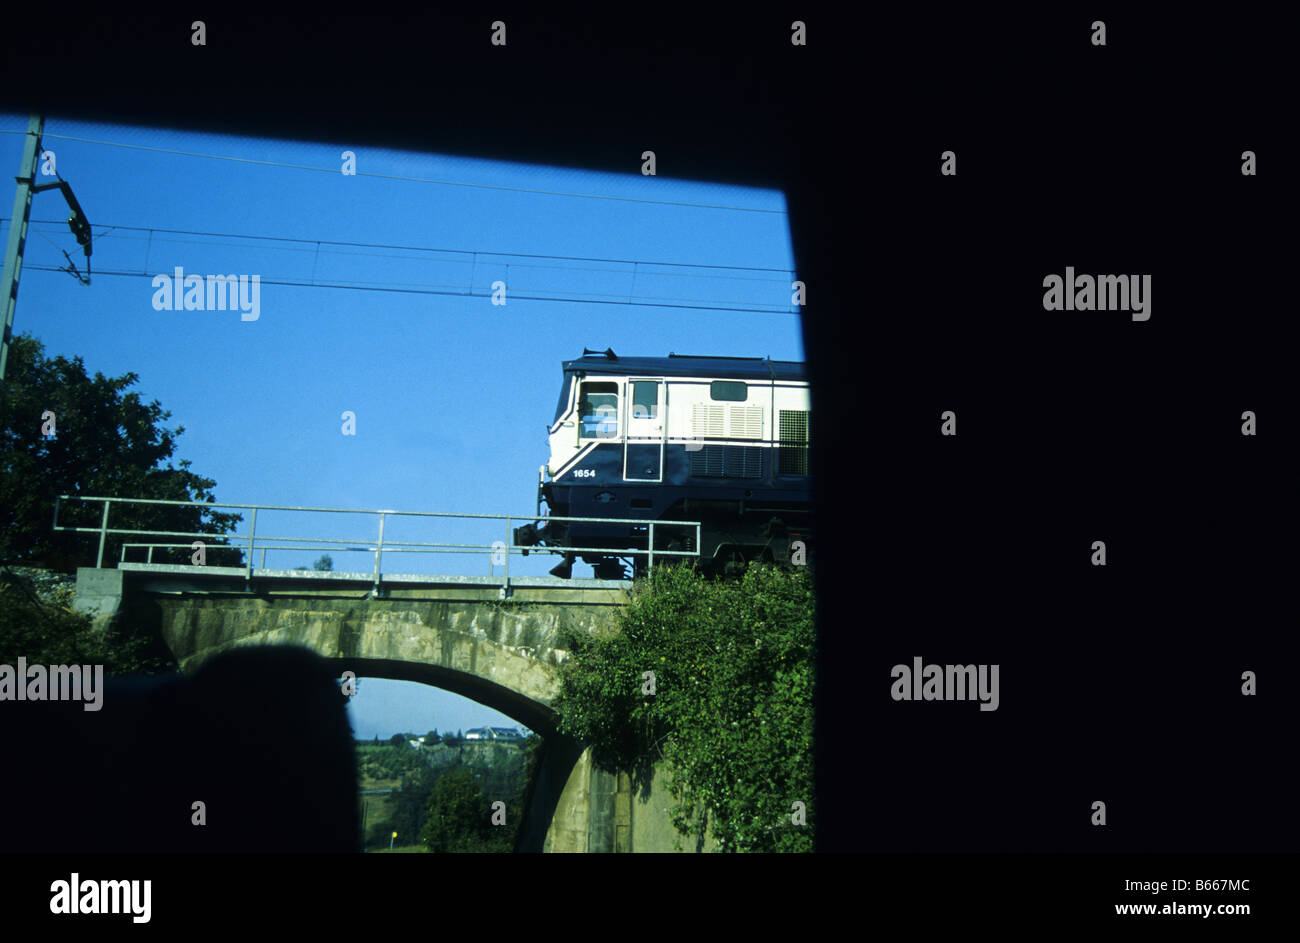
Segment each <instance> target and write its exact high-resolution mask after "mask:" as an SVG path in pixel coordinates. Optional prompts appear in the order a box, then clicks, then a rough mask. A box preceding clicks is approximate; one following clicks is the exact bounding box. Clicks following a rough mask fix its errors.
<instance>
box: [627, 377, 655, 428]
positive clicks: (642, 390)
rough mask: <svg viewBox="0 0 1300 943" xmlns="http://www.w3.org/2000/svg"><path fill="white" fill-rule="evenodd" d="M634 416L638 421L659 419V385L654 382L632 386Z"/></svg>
mask: <svg viewBox="0 0 1300 943" xmlns="http://www.w3.org/2000/svg"><path fill="white" fill-rule="evenodd" d="M632 415H633V417H634V418H636V419H658V418H659V384H658V383H657V382H655V381H653V380H651V381H644V380H641V381H638V382H636V383H633V384H632Z"/></svg>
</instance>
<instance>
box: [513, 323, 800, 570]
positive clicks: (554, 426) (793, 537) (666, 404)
mask: <svg viewBox="0 0 1300 943" xmlns="http://www.w3.org/2000/svg"><path fill="white" fill-rule="evenodd" d="M563 371H564V380H563V383H562V384H561V386H560V397H559V402H558V404H557V405H556V408H555V418H554V420H553V421H552V423H551V425H550V427H549V436H550V460H549V461H548V462H547V463H546V464H545V465H543V466H542V467H541V468H540V470H539V472H538V493H537V512H538V519H537V521H536V522H534V523H532V524H526V525H524V526H523V527H519V528H516V529H515V532H514V543H515V545H516V546H519V547H539V548H548V550H547V551H546V552H551V553H559V554H561V555H562V556H563V560H562V562H561V563H560V564H559V565H558V566H556V567H555V568H554V569H552V570H551V573H552V574H553V575H555V576H558V577H562V578H565V579H568V578H569V577H571V576H572V571H573V561H574V558H575V557H576V556H581V558H582V560H583V562H585V563H589V564H591V566H592V568H593V569H594V571H595V575H596V577H597V578H598V579H625V578H626V576H627V570H626V568H625V565H624V563H623V560H624V559H627V560H628V561H629V562H630V564H631V568H632V575H633V576H637V575H640V574H641V573H642V572H644V571H645V569H646V568H647V566H648V555H647V554H645V553H641V554H631V555H629V554H627V553H626V552H624V553H622V554H620V553H619V552H618V551H620V550H621V551H627V550H628V549H635V550H642V551H644V550H647V549H648V531H649V528H648V527H647V523H642V522H649V521H655V522H656V524H655V529H654V541H655V550H656V551H659V550H670V551H695V550H698V552H699V563H700V565H701V566H702V567H703V568H705V569H707V570H710V571H713V572H725V571H730V570H734V569H735V568H737V567H743V565H744V564H745V563H747V562H748V561H750V560H754V559H760V560H767V561H771V562H774V563H789V562H791V560H792V555H793V554H794V553H798V554H805V557H804V559H802V560H801V561H800V562H806V549H805V548H806V547H807V543H806V541H807V540H808V537H809V533H810V529H811V526H812V493H811V486H810V478H809V474H810V468H809V460H810V457H811V449H810V445H811V439H810V435H811V410H810V398H809V390H808V379H807V375H806V372H805V370H804V365H803V364H802V363H796V362H792V361H780V360H771V359H768V358H764V357H752V358H750V357H694V356H679V355H677V354H669V355H668V356H667V357H619V356H617V355H616V354H615V353H614V351H613V350H606V351H604V352H603V353H602V352H598V351H591V350H587V349H585V348H584V349H583V352H582V356H581V357H579V358H578V359H576V360H568V361H565V362H564V363H563ZM543 503H545V504H546V507H547V515H546V516H543V515H542V510H541V508H542V504H543ZM552 517H559V518H564V517H583V518H617V519H621V520H623V521H626V520H633V521H635V522H636V523H631V524H629V523H609V524H606V523H601V522H591V523H583V522H569V521H557V520H550V519H549V518H552ZM673 521H696V522H699V524H700V528H699V546H698V548H697V547H696V546H695V540H696V528H695V527H694V526H686V525H678V526H672V525H671V522H673ZM660 522H665V524H666V525H667V526H661V525H660ZM796 541H802V542H804V543H802V544H799V545H795V542H796ZM792 545H795V546H794V547H793V549H792ZM566 548H581V549H580V551H577V552H575V551H571V550H568V549H566ZM524 553H525V554H527V553H528V551H527V550H525V551H524ZM670 559H674V560H677V559H683V558H681V557H670Z"/></svg>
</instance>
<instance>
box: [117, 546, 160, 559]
mask: <svg viewBox="0 0 1300 943" xmlns="http://www.w3.org/2000/svg"><path fill="white" fill-rule="evenodd" d="M122 549H123V550H125V549H126V548H125V547H123V548H122ZM123 559H125V558H123ZM145 562H146V563H149V564H152V563H153V544H150V545H149V556H148V557H147V558H146V559H145Z"/></svg>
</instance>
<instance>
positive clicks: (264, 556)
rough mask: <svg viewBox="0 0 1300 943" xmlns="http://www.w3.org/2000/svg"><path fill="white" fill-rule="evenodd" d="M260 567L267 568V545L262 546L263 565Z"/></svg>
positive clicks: (260, 568)
mask: <svg viewBox="0 0 1300 943" xmlns="http://www.w3.org/2000/svg"><path fill="white" fill-rule="evenodd" d="M258 569H259V570H265V569H266V548H265V547H263V548H262V565H261V566H259V567H258Z"/></svg>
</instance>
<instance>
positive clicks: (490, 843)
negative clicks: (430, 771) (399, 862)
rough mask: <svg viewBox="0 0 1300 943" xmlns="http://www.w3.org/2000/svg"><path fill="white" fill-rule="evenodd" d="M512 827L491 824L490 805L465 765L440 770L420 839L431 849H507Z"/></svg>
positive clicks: (469, 850)
mask: <svg viewBox="0 0 1300 943" xmlns="http://www.w3.org/2000/svg"><path fill="white" fill-rule="evenodd" d="M513 837H514V829H512V828H509V827H508V826H507V825H499V826H494V825H492V806H491V803H489V802H488V800H487V798H486V797H485V796H484V795H483V791H482V790H481V789H480V788H479V784H478V781H477V780H475V778H474V774H473V773H472V772H470V771H469V770H468V769H466V768H465V767H463V766H462V767H457V768H456V769H452V770H449V771H448V772H446V773H443V774H442V776H441V777H439V778H438V781H437V782H436V783H434V785H433V790H432V791H431V792H430V794H429V804H428V807H427V809H426V811H425V815H424V829H423V830H422V831H421V832H420V841H421V842H422V843H423V844H424V846H425V847H426V848H428V849H429V850H430V851H434V852H443V853H446V852H470V853H475V852H479V853H481V852H508V851H510V850H511V845H512V842H513Z"/></svg>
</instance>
